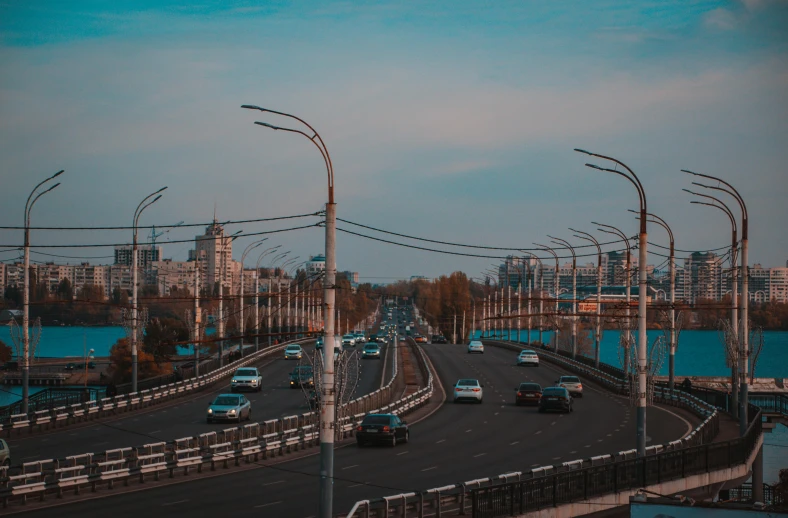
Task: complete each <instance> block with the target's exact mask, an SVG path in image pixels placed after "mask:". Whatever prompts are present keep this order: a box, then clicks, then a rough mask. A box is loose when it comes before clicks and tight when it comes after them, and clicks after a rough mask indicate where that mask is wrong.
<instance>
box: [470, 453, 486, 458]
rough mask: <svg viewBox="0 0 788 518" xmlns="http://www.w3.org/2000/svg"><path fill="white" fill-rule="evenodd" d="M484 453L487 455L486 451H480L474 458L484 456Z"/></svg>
mask: <svg viewBox="0 0 788 518" xmlns="http://www.w3.org/2000/svg"><path fill="white" fill-rule="evenodd" d="M484 455H487V454H486V453H479V454H477V455H474V456H473V458H474V459H475V458H476V457H482V456H484Z"/></svg>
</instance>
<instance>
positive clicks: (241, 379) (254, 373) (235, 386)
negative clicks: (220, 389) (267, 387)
mask: <svg viewBox="0 0 788 518" xmlns="http://www.w3.org/2000/svg"><path fill="white" fill-rule="evenodd" d="M241 390H254V391H257V392H260V391H261V390H263V377H262V376H260V372H259V371H258V370H257V369H256V368H255V367H241V368H240V369H238V370H237V371H235V374H233V378H232V379H231V380H230V392H240V391H241Z"/></svg>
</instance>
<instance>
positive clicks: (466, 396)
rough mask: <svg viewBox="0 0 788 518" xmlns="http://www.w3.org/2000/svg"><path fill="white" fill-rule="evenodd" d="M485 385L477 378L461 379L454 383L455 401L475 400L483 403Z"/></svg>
mask: <svg viewBox="0 0 788 518" xmlns="http://www.w3.org/2000/svg"><path fill="white" fill-rule="evenodd" d="M483 388H484V385H482V384H481V383H479V380H475V379H461V380H459V381H458V382H457V383H456V384H455V385H454V402H455V403H459V402H460V401H475V402H476V403H481V402H482V398H483V397H484V390H483Z"/></svg>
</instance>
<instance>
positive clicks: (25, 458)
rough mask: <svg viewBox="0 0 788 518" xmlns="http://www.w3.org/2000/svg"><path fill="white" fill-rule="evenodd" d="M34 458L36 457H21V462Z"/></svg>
mask: <svg viewBox="0 0 788 518" xmlns="http://www.w3.org/2000/svg"><path fill="white" fill-rule="evenodd" d="M36 457H38V455H33V456H31V457H22V460H27V459H35V458H36Z"/></svg>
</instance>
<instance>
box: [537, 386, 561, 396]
mask: <svg viewBox="0 0 788 518" xmlns="http://www.w3.org/2000/svg"><path fill="white" fill-rule="evenodd" d="M565 394H566V389H562V388H546V389H544V390H543V391H542V395H543V396H563V395H565Z"/></svg>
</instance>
